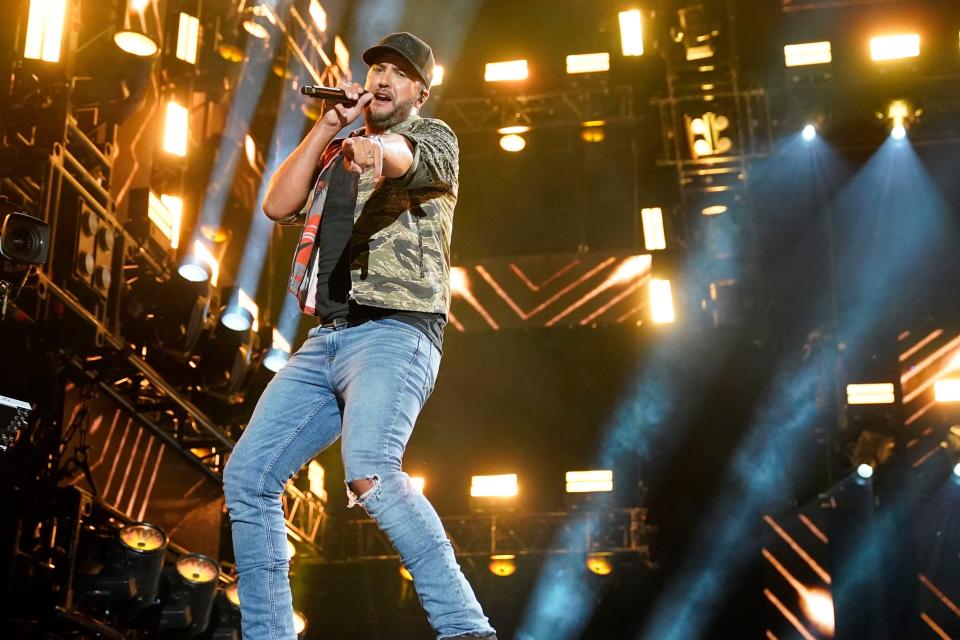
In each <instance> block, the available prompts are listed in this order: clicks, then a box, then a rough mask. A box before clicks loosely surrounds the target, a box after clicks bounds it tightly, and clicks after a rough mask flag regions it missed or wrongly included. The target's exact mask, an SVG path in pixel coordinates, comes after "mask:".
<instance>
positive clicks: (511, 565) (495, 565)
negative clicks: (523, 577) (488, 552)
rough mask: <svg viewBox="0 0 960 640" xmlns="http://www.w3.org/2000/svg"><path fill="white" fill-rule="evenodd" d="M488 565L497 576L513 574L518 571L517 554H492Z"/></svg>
mask: <svg viewBox="0 0 960 640" xmlns="http://www.w3.org/2000/svg"><path fill="white" fill-rule="evenodd" d="M488 566H489V569H490V573H492V574H493V575H495V576H500V577H501V578H506V577H507V576H512V575H513V574H515V573H516V572H517V556H515V555H513V554H512V553H510V554H501V555H496V556H490V564H489V565H488Z"/></svg>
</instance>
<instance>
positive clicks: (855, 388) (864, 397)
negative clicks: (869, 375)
mask: <svg viewBox="0 0 960 640" xmlns="http://www.w3.org/2000/svg"><path fill="white" fill-rule="evenodd" d="M895 401H896V394H895V391H894V386H893V383H892V382H876V383H866V384H848V385H847V404H893V403H894V402H895Z"/></svg>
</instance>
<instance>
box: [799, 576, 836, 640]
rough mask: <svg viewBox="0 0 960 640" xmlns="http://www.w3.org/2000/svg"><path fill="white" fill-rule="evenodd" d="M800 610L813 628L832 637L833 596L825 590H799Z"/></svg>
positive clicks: (817, 588)
mask: <svg viewBox="0 0 960 640" xmlns="http://www.w3.org/2000/svg"><path fill="white" fill-rule="evenodd" d="M799 597H800V608H801V610H803V614H804V615H805V616H807V620H809V621H810V623H811V624H812V625H813V627H814V628H815V629H816V630H817V631H819V632H820V633H822V634H823V635H825V636H827V637H833V633H834V629H835V624H834V615H833V596H832V595H831V594H830V592H829V591H827V590H826V589H821V588H819V587H815V588H813V589H801V590H800V593H799Z"/></svg>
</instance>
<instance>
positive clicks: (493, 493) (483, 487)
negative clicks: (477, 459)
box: [470, 473, 519, 498]
mask: <svg viewBox="0 0 960 640" xmlns="http://www.w3.org/2000/svg"><path fill="white" fill-rule="evenodd" d="M518 493H519V486H518V485H517V474H515V473H506V474H502V475H498V476H473V477H472V478H471V479H470V496H471V497H473V498H511V497H515V496H516V495H517V494H518Z"/></svg>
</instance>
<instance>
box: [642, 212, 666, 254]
mask: <svg viewBox="0 0 960 640" xmlns="http://www.w3.org/2000/svg"><path fill="white" fill-rule="evenodd" d="M640 218H641V220H642V222H643V246H644V248H645V249H646V250H647V251H660V250H662V249H666V248H667V236H666V232H665V231H664V228H663V210H662V209H661V208H660V207H650V208H646V209H641V210H640Z"/></svg>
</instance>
